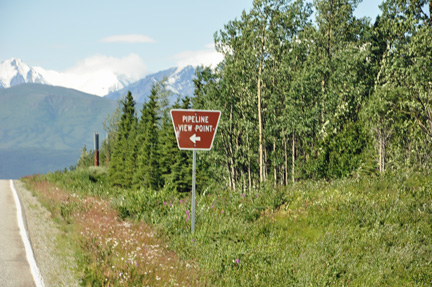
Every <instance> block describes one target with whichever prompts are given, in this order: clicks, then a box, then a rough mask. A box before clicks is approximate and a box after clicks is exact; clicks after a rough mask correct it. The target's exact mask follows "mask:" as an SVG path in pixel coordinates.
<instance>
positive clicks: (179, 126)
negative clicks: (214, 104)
mask: <svg viewBox="0 0 432 287" xmlns="http://www.w3.org/2000/svg"><path fill="white" fill-rule="evenodd" d="M220 115H221V112H220V111H205V110H182V109H173V110H171V118H172V121H173V125H174V131H175V134H176V138H177V145H178V147H179V149H185V150H210V149H211V148H212V145H213V140H214V136H215V134H216V130H217V126H218V123H219V118H220Z"/></svg>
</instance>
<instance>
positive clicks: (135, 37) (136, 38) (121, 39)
mask: <svg viewBox="0 0 432 287" xmlns="http://www.w3.org/2000/svg"><path fill="white" fill-rule="evenodd" d="M101 42H104V43H154V42H156V41H155V40H154V39H152V38H150V37H149V36H146V35H142V34H128V35H113V36H109V37H106V38H103V39H101Z"/></svg>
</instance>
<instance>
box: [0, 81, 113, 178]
mask: <svg viewBox="0 0 432 287" xmlns="http://www.w3.org/2000/svg"><path fill="white" fill-rule="evenodd" d="M117 105H118V103H117V102H116V101H113V100H110V99H107V98H102V97H98V96H95V95H90V94H86V93H83V92H80V91H77V90H73V89H68V88H63V87H56V86H50V85H43V84H21V85H18V86H15V87H11V88H7V89H0V121H1V123H2V124H1V125H0V158H1V161H0V178H19V177H21V176H25V175H29V174H35V173H45V172H48V171H55V170H60V169H64V168H68V167H70V166H72V165H75V164H76V161H77V160H78V158H79V155H80V152H81V149H82V147H83V146H84V145H85V146H87V147H89V148H92V147H93V134H94V132H96V131H99V132H102V131H103V122H104V120H105V119H106V118H107V116H108V115H109V114H112V113H113V112H114V111H115V109H116V108H117ZM102 139H103V136H102V137H101V139H100V140H101V141H102Z"/></svg>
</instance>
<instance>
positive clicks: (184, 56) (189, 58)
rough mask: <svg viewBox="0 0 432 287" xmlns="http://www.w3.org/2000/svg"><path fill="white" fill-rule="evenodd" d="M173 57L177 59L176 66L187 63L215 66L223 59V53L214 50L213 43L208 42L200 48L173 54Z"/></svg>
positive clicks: (186, 64)
mask: <svg viewBox="0 0 432 287" xmlns="http://www.w3.org/2000/svg"><path fill="white" fill-rule="evenodd" d="M174 58H175V59H176V60H177V66H178V67H180V68H182V67H186V66H188V65H192V66H199V65H204V66H212V67H216V65H217V64H219V63H220V62H221V61H222V60H223V55H222V54H220V53H218V52H217V51H216V49H215V47H214V44H208V45H206V46H205V48H204V49H202V50H197V51H184V52H182V53H179V54H177V55H175V56H174Z"/></svg>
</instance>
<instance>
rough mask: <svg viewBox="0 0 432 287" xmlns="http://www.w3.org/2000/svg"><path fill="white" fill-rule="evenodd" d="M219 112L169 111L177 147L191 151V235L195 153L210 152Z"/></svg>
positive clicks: (193, 222) (192, 227) (193, 214)
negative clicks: (198, 151) (199, 151)
mask: <svg viewBox="0 0 432 287" xmlns="http://www.w3.org/2000/svg"><path fill="white" fill-rule="evenodd" d="M220 115H221V112H220V111H204V110H182V109H173V110H171V119H172V121H173V126H174V131H175V134H176V139H177V145H178V147H179V149H182V150H192V151H193V159H192V226H191V230H192V233H193V232H194V231H195V200H196V190H195V189H196V187H195V186H196V151H197V150H210V149H211V148H212V146H213V140H214V136H215V134H216V131H217V126H218V124H219V119H220Z"/></svg>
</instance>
